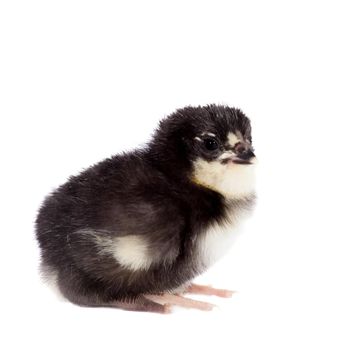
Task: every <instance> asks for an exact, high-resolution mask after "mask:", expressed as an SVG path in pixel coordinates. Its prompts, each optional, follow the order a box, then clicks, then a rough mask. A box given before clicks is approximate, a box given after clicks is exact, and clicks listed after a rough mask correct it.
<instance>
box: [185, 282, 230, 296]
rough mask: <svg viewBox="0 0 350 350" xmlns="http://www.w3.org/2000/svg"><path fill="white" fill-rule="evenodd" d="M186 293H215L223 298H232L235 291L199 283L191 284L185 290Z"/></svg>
mask: <svg viewBox="0 0 350 350" xmlns="http://www.w3.org/2000/svg"><path fill="white" fill-rule="evenodd" d="M185 293H191V294H203V295H215V296H217V297H221V298H231V297H232V294H233V293H234V291H232V290H227V289H217V288H213V287H211V286H201V285H199V284H191V285H190V286H189V287H187V289H186V290H185Z"/></svg>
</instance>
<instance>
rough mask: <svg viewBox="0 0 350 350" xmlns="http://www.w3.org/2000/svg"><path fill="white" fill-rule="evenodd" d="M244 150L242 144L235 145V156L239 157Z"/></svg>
mask: <svg viewBox="0 0 350 350" xmlns="http://www.w3.org/2000/svg"><path fill="white" fill-rule="evenodd" d="M246 150H247V149H246V147H245V146H244V145H243V144H242V143H239V144H238V145H236V147H235V149H234V152H235V153H236V154H237V155H241V154H243V153H245V152H246Z"/></svg>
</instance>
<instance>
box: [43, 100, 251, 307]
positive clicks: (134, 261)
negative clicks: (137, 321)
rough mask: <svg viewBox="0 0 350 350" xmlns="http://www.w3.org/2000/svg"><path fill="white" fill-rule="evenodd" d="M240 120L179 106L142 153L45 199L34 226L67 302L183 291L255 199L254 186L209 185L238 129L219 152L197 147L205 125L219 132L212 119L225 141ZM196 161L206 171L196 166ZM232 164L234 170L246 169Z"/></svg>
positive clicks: (109, 163)
mask: <svg viewBox="0 0 350 350" xmlns="http://www.w3.org/2000/svg"><path fill="white" fill-rule="evenodd" d="M225 108H226V109H225ZM232 111H234V112H235V117H233V116H232ZM218 112H221V113H223V112H225V113H226V114H225V115H226V117H220V115H219V116H218ZM230 112H231V113H230ZM201 113H204V115H205V116H206V119H204V120H203V116H202V117H201ZM198 115H199V116H198ZM243 117H244V115H242V116H241V118H243ZM220 118H222V119H221V120H220ZM230 118H231V119H232V120H231V119H230ZM218 120H219V121H218ZM229 122H230V123H231V124H232V125H231V124H229ZM239 122H240V120H239V118H238V117H237V110H233V109H228V108H227V107H217V106H208V107H206V108H202V107H199V108H188V109H184V110H180V112H177V113H175V114H174V115H172V116H170V117H169V118H168V119H166V120H165V121H164V122H162V123H161V125H160V127H159V130H158V131H157V132H156V134H155V137H154V139H153V141H152V142H151V143H150V144H149V145H148V146H147V147H146V148H145V149H143V150H139V151H134V152H130V153H125V154H122V155H117V156H114V157H111V158H109V159H107V160H104V161H102V162H100V163H98V164H96V165H95V166H92V167H91V168H89V169H87V170H85V171H84V172H82V173H81V174H79V175H77V176H74V177H71V178H70V179H69V181H68V182H66V183H65V184H64V185H62V186H61V187H59V188H58V189H57V190H56V191H54V192H53V193H52V194H51V195H49V196H48V197H47V198H46V200H45V201H44V204H43V205H42V207H41V209H40V211H39V214H38V217H37V222H36V231H37V238H38V241H39V243H40V248H41V252H42V266H43V270H44V271H45V272H46V274H47V275H50V276H51V277H53V278H54V279H55V281H56V283H57V285H58V287H59V289H60V291H61V292H62V293H63V295H64V296H65V297H66V298H67V299H69V300H70V301H72V302H74V303H76V304H79V305H86V306H108V305H110V306H113V305H115V306H118V305H119V306H124V308H125V305H138V303H141V300H143V304H144V300H146V299H145V298H144V296H145V295H148V294H160V293H163V292H171V291H173V290H176V289H178V288H179V287H182V286H186V285H187V284H189V283H190V282H191V280H192V279H193V278H194V277H195V276H197V275H198V274H200V273H201V272H203V271H204V270H205V269H207V268H208V267H209V265H210V264H212V263H213V262H214V261H215V260H216V258H217V257H219V256H218V255H220V252H218V250H220V249H219V248H218V247H219V246H222V245H226V241H227V242H228V241H230V238H231V237H232V236H233V235H234V228H235V226H236V225H237V224H238V223H239V221H240V217H241V216H242V214H244V213H245V212H249V211H250V209H251V207H252V204H253V202H254V191H253V190H249V191H247V192H246V193H243V194H242V193H239V195H237V196H235V195H234V194H233V193H230V194H229V195H227V196H225V194H224V193H222V192H223V190H222V188H221V187H220V186H218V188H217V189H216V188H215V186H216V184H217V183H218V179H217V177H218V176H219V175H218V174H221V175H220V176H226V175H223V173H222V171H223V169H224V168H222V169H221V168H220V169H219V170H220V171H219V170H217V169H214V168H217V167H221V166H222V167H226V166H227V164H226V163H225V161H223V160H225V159H226V158H225V157H223V155H225V154H226V155H227V157H231V158H232V157H233V156H235V154H234V152H233V151H232V149H233V148H234V147H235V146H236V144H237V143H238V142H241V143H242V142H246V141H244V140H245V139H244V137H243V136H242V135H243V131H244V130H240V131H239V134H240V135H241V136H242V140H238V139H234V141H235V142H233V143H232V142H231V145H230V146H228V144H226V146H225V147H226V148H225V149H222V150H221V151H220V152H219V153H218V154H217V155H216V156H214V155H213V151H212V150H207V147H206V146H205V147H206V148H205V152H204V153H201V152H202V151H201V148H200V147H202V146H201V145H199V144H198V143H200V144H201V142H203V144H206V143H207V139H205V137H204V136H203V135H202V134H203V133H205V132H207V129H208V128H209V130H213V128H214V129H215V130H216V133H217V134H219V133H220V130H218V128H217V127H216V128H215V126H217V124H218V123H219V125H221V126H222V129H223V135H222V140H224V141H222V144H224V143H225V142H226V141H227V140H228V139H229V138H227V135H228V133H229V130H228V129H229V128H230V127H231V129H232V130H231V131H232V132H234V131H235V130H236V129H235V128H238V126H239V125H240V124H239ZM203 124H204V126H203ZM237 125H238V126H237ZM200 126H201V127H202V128H203V130H204V131H202V130H201V127H200ZM242 128H243V127H242V126H240V129H242ZM236 131H237V130H236ZM207 133H208V132H207ZM209 134H214V133H210V132H209ZM236 134H237V132H236V133H234V135H236ZM196 135H200V136H196ZM217 137H218V138H219V136H217ZM196 138H197V139H196ZM198 139H200V141H199V140H198ZM237 140H238V141H237ZM231 141H232V138H231ZM219 142H220V141H219ZM209 143H210V142H209ZM220 144H221V142H220ZM196 147H197V148H198V147H199V148H200V149H199V148H198V149H197V148H196ZM227 147H231V148H232V149H231V151H230V150H228V149H227ZM209 148H212V147H211V146H210V147H209ZM207 151H208V152H209V151H210V152H209V153H206V152H207ZM228 152H231V154H228ZM231 158H230V159H231ZM246 158H247V157H246ZM250 158H252V156H251V157H249V159H250ZM227 159H228V158H227ZM232 159H234V158H232ZM237 159H238V158H237ZM239 159H244V157H241V158H239ZM203 161H204V162H205V163H208V166H209V167H211V166H212V168H208V169H207V168H204V169H203V166H202V165H201V164H202V163H203ZM240 161H241V160H240ZM198 164H199V165H200V166H199V165H198ZM205 166H207V164H206V165H205ZM232 167H236V168H234V169H235V171H236V172H235V174H236V173H238V172H239V171H241V170H240V169H241V168H245V167H251V164H250V163H249V164H248V161H247V164H240V163H239V162H238V161H237V163H236V164H232ZM225 169H226V168H225ZM231 170H232V169H231ZM237 170H238V171H237ZM225 174H226V173H225ZM229 175H230V174H229ZM230 176H232V174H231V175H230ZM240 176H241V175H239V176H238V177H237V179H240ZM213 177H215V179H212V178H213ZM222 180H224V181H227V179H225V178H223V179H222ZM220 183H221V182H220ZM238 192H239V191H238ZM228 193H229V191H228ZM231 231H232V232H231ZM118 302H120V304H118ZM126 308H127V307H126ZM130 309H136V310H137V309H140V308H132V307H130Z"/></svg>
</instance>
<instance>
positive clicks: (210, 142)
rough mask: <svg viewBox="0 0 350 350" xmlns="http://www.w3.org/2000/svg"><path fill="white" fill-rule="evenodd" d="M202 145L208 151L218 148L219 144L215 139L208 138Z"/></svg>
mask: <svg viewBox="0 0 350 350" xmlns="http://www.w3.org/2000/svg"><path fill="white" fill-rule="evenodd" d="M204 147H205V148H206V149H207V150H208V151H215V150H216V149H218V147H219V144H218V142H217V141H216V140H215V139H212V138H208V139H205V140H204Z"/></svg>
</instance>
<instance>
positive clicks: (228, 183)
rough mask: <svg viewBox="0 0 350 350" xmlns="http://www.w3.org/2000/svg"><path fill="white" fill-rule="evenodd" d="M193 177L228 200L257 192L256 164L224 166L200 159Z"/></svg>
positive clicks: (195, 163) (230, 164) (228, 164)
mask: <svg viewBox="0 0 350 350" xmlns="http://www.w3.org/2000/svg"><path fill="white" fill-rule="evenodd" d="M253 161H254V162H255V160H253ZM193 176H194V179H195V181H196V182H198V183H199V184H202V185H204V186H207V187H209V188H212V189H213V190H215V191H217V192H219V193H221V194H222V195H223V196H225V197H227V198H236V199H239V198H244V197H246V196H248V195H250V194H252V193H254V191H255V164H249V165H247V164H235V163H232V162H231V163H227V164H222V163H221V162H220V161H211V162H208V161H206V160H204V159H201V158H200V159H197V160H196V161H195V162H194V174H193Z"/></svg>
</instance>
